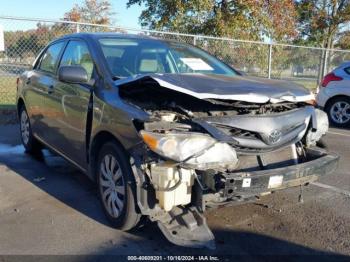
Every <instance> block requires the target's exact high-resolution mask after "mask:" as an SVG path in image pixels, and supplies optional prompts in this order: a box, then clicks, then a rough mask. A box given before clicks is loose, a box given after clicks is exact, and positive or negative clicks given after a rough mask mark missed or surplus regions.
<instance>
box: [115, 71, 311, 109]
mask: <svg viewBox="0 0 350 262" xmlns="http://www.w3.org/2000/svg"><path fill="white" fill-rule="evenodd" d="M149 79H152V80H154V81H156V82H157V83H158V84H159V85H160V87H163V88H168V89H171V90H174V91H177V92H181V93H184V94H187V95H191V96H193V97H196V98H199V99H222V100H236V101H245V102H252V103H267V102H271V103H278V102H282V101H289V102H303V101H308V100H312V99H314V95H313V94H311V93H310V91H308V90H307V89H306V88H304V87H303V86H301V85H297V84H295V83H292V82H287V81H281V80H272V79H265V78H257V77H248V76H238V75H237V76H233V77H227V76H221V75H203V74H150V75H140V76H137V77H129V78H124V79H120V80H117V81H116V82H115V84H116V85H118V86H122V85H124V84H129V83H131V82H133V81H138V82H139V81H142V80H149Z"/></svg>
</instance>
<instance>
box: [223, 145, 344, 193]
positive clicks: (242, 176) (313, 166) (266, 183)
mask: <svg viewBox="0 0 350 262" xmlns="http://www.w3.org/2000/svg"><path fill="white" fill-rule="evenodd" d="M306 155H307V158H308V161H307V162H304V163H300V164H295V165H291V166H287V167H282V168H275V169H268V170H259V171H251V172H237V173H223V174H221V175H222V178H221V181H222V188H221V189H220V191H219V192H220V193H221V196H222V197H225V198H227V199H235V198H236V199H240V198H243V199H244V198H249V197H251V196H256V195H260V194H263V193H266V192H271V191H276V190H280V189H284V188H289V187H294V186H299V185H305V184H307V183H310V182H313V181H315V180H317V179H318V177H320V176H323V175H327V174H330V173H332V172H333V171H335V169H336V168H337V165H338V160H339V156H337V155H335V154H326V153H324V151H322V150H318V149H307V151H306Z"/></svg>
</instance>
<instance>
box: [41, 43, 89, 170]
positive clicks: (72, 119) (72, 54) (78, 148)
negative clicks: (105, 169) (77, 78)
mask: <svg viewBox="0 0 350 262" xmlns="http://www.w3.org/2000/svg"><path fill="white" fill-rule="evenodd" d="M61 66H82V67H83V68H84V69H85V70H86V72H87V73H88V77H89V79H91V78H92V75H93V71H94V63H93V61H92V58H91V55H90V52H89V49H88V46H87V44H86V43H85V42H84V41H83V40H78V39H76V40H70V41H69V42H68V44H67V46H66V48H65V50H64V53H63V55H62V58H61V61H60V64H59V67H61ZM91 92H92V86H90V85H89V84H71V83H63V82H60V81H57V82H56V83H55V86H54V87H53V90H52V93H51V94H50V95H49V97H48V103H49V104H50V105H51V107H52V108H55V110H57V111H58V114H57V115H52V117H51V119H50V123H51V126H52V127H53V128H52V129H51V130H50V132H51V134H50V137H51V138H52V140H51V141H50V144H51V145H52V146H54V148H55V149H57V150H58V151H59V152H61V153H62V154H64V155H65V156H66V157H67V158H68V159H70V160H71V161H72V162H74V163H75V164H78V165H79V166H80V167H82V168H83V169H86V124H87V113H88V107H89V101H90V95H91Z"/></svg>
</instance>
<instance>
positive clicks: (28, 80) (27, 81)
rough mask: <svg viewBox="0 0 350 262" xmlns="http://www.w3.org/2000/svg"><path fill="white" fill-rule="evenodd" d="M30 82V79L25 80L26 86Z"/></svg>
mask: <svg viewBox="0 0 350 262" xmlns="http://www.w3.org/2000/svg"><path fill="white" fill-rule="evenodd" d="M30 80H31V79H30V77H28V78H27V80H26V85H29V84H30Z"/></svg>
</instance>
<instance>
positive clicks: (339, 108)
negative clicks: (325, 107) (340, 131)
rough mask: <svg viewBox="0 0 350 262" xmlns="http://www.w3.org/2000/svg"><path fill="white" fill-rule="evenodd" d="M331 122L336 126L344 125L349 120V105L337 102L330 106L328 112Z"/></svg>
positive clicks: (344, 102)
mask: <svg viewBox="0 0 350 262" xmlns="http://www.w3.org/2000/svg"><path fill="white" fill-rule="evenodd" d="M330 116H331V118H332V120H333V121H334V122H335V123H337V124H346V123H347V122H349V120H350V104H349V103H348V102H346V101H339V102H336V103H334V104H333V105H332V107H331V110H330Z"/></svg>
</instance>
